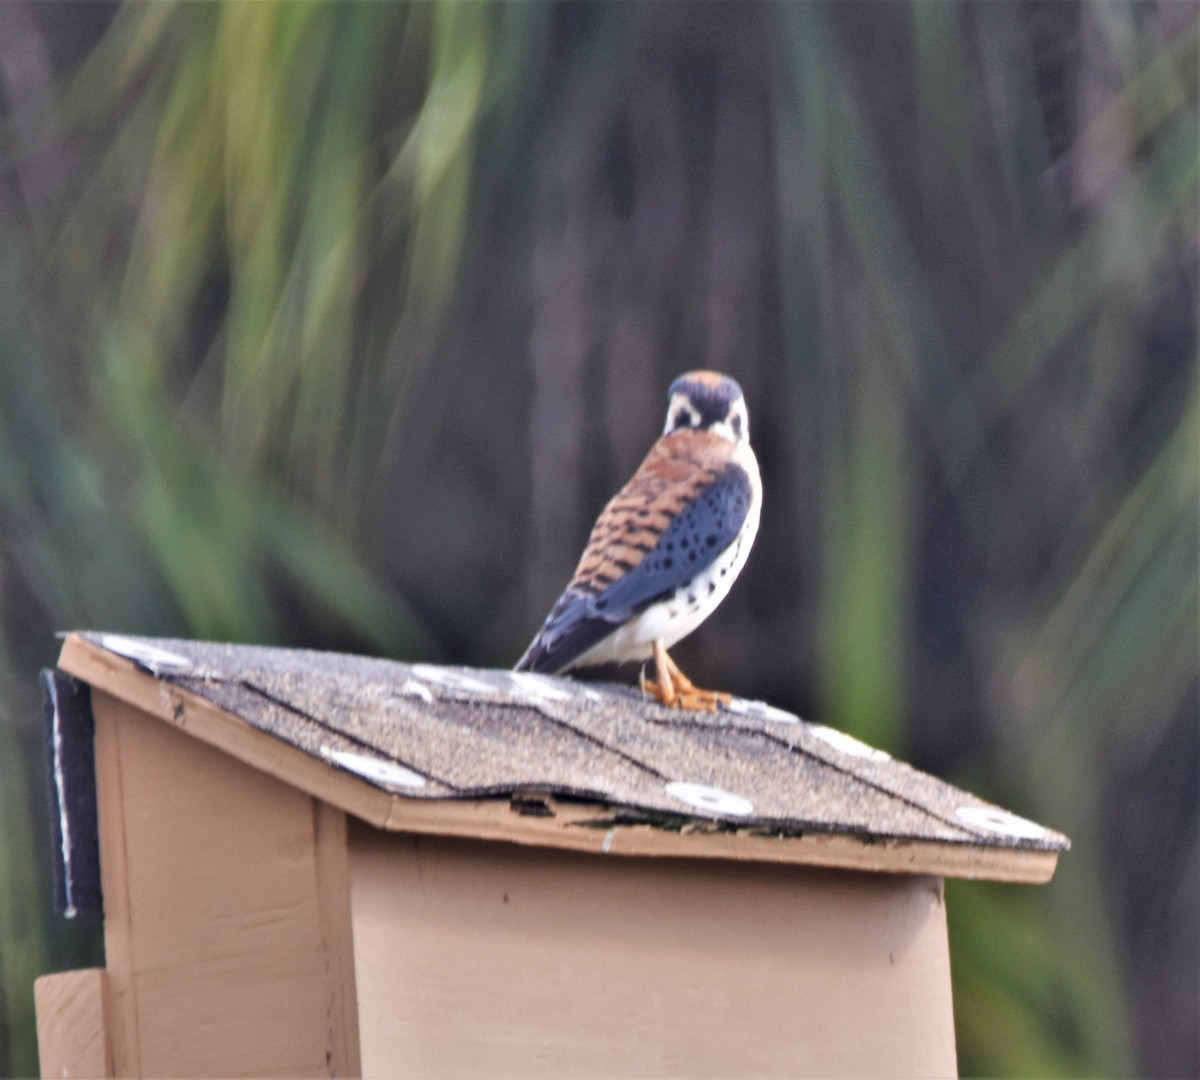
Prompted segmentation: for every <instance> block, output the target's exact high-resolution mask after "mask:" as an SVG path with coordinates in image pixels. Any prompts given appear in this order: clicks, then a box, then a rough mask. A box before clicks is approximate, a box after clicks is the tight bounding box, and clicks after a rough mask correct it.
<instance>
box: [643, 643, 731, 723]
mask: <svg viewBox="0 0 1200 1080" xmlns="http://www.w3.org/2000/svg"><path fill="white" fill-rule="evenodd" d="M654 673H655V674H656V675H657V676H658V678H657V679H647V678H646V675H645V672H643V673H642V690H643V692H644V693H647V694H650V695H652V696H653V697H656V698H658V700H659V701H661V702H662V703H663V704H664V705H667V706H669V707H671V708H675V709H694V710H699V711H703V712H716V710H717V708H718V707H720V706H721V705H728V704H729V703H730V701H732V700H733V699H732V698H731V697H730V695H729V694H726V693H724V692H722V691H720V690H701V689H700V687H698V686H696V685H695V684H694V683H693V682H692V680H691V679H689V678H688V677H687V676H686V675H685V674H684V673H683V672H682V671H680V670H679V667H678V665H677V664H676V663H675V661H674V660H672V659H671V658H670V656H668V655H667V650H666V649H665V648H664V647H663V643H662V642H661V641H656V642H655V643H654Z"/></svg>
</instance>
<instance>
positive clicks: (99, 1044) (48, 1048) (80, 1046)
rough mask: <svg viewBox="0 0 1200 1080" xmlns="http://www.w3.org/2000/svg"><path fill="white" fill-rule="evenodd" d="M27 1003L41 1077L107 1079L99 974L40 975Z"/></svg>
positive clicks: (94, 971) (107, 1050)
mask: <svg viewBox="0 0 1200 1080" xmlns="http://www.w3.org/2000/svg"><path fill="white" fill-rule="evenodd" d="M33 997H34V1003H35V1005H36V1007H37V1029H38V1058H39V1061H40V1067H41V1073H42V1076H45V1077H106V1076H112V1074H113V1073H112V1054H111V1050H110V1046H109V1041H108V1031H107V1024H106V1019H105V974H104V971H103V969H101V968H85V969H83V970H81V971H62V972H58V973H57V974H54V975H43V976H42V977H41V978H40V979H38V980H37V981H36V982H35V983H34V984H33Z"/></svg>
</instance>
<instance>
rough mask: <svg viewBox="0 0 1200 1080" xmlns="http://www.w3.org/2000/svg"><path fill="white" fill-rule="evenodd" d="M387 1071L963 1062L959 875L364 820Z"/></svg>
mask: <svg viewBox="0 0 1200 1080" xmlns="http://www.w3.org/2000/svg"><path fill="white" fill-rule="evenodd" d="M351 872H352V894H351V895H352V906H353V917H354V948H355V958H356V965H357V973H358V979H357V991H358V1000H359V1010H360V1038H361V1052H362V1064H363V1072H364V1075H366V1076H380V1077H382V1076H389V1077H403V1076H417V1077H450V1076H472V1077H476V1076H478V1077H482V1076H522V1077H538V1076H552V1077H572V1076H579V1077H594V1076H678V1077H727V1076H739V1077H740V1076H782V1075H787V1076H822V1077H836V1076H860V1077H861V1076H888V1077H904V1076H949V1075H953V1074H954V1073H955V1070H956V1062H955V1048H954V1029H953V1017H952V1006H951V998H950V968H949V951H948V945H947V938H946V922H945V912H944V909H943V902H942V889H941V880H940V879H938V878H931V877H921V876H908V875H904V876H902V875H881V874H859V873H847V872H840V871H827V870H820V869H812V868H806V867H794V866H766V865H757V866H756V865H746V864H742V865H737V866H734V865H732V864H729V863H720V862H711V863H702V862H694V861H685V860H678V859H647V860H630V859H611V860H605V859H597V858H595V857H589V856H584V855H579V854H573V853H566V852H560V851H551V850H538V849H533V848H519V847H514V846H511V845H500V844H489V843H486V842H477V841H467V840H457V839H429V838H424V837H410V836H389V835H387V834H383V833H378V832H375V831H373V830H370V829H367V828H362V827H357V826H353V825H352V829H351Z"/></svg>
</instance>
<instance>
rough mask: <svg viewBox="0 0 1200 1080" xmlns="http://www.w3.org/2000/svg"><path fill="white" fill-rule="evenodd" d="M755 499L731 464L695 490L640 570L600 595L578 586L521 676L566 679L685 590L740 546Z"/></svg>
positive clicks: (531, 651)
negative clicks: (617, 634) (581, 661)
mask: <svg viewBox="0 0 1200 1080" xmlns="http://www.w3.org/2000/svg"><path fill="white" fill-rule="evenodd" d="M752 498H753V490H752V488H751V486H750V478H749V477H748V476H747V475H746V472H745V470H744V469H742V468H741V467H740V466H739V465H736V464H734V463H732V462H731V463H729V464H727V465H726V466H725V467H724V468H723V469H722V470H721V471H720V472H718V473H717V474H716V475H715V476H714V477H713V478H712V479H711V480H710V481H708V482H707V483H706V484H704V485H703V486H702V487H699V488H697V490H696V492H695V493H694V494H693V495H692V496H691V497H690V498H689V499H688V501H687V502H686V503H685V504H684V506H683V507H682V508H681V509H680V511H679V512H678V513H677V514H675V516H674V517H672V518H671V519H670V521H669V522H668V523H667V525H666V527H665V528H664V529H663V530H662V532H661V534H660V535H659V537H658V540H657V542H656V543H655V544H654V546H653V548H651V550H650V551H648V552H647V553H646V556H645V558H643V559H642V560H641V561H640V562H639V563H638V564H637V565H636V566H634V567H633V568H632V569H630V570H629V571H628V572H626V573H625V574H623V575H622V576H621V577H619V578H617V580H616V581H614V582H612V584H611V585H608V586H607V587H606V588H604V589H603V590H601V591H595V590H594V589H590V588H588V587H587V586H586V585H583V584H577V583H573V584H572V585H571V587H569V588H568V589H567V591H566V592H564V593H563V595H562V596H561V597H560V598H559V600H558V602H557V603H556V604H555V605H554V608H553V610H552V611H551V612H550V615H549V617H548V618H547V619H546V622H545V625H543V627H542V629H541V631H540V632H539V633H538V635H537V637H535V638H534V640H533V642H532V644H531V645H530V646H529V648H528V649H527V650H526V652H525V655H524V656H522V657H521V659H520V660H519V661H518V663H517V670H518V671H540V672H546V673H550V674H553V673H557V672H560V671H565V670H566V669H568V668H569V667H571V666H572V664H573V663H574V662H575V661H576V660H577V659H578V658H579V657H580V656H582V655H583V654H584V653H586V652H587V651H588V650H589V649H591V648H592V647H593V646H594V645H597V644H598V643H599V642H601V641H603V640H604V638H606V637H607V636H608V635H609V634H611V633H612V632H613V631H615V630H616V629H618V628H619V627H621V626H623V625H624V624H625V623H626V622H628V621H629V620H630V619H631V618H633V617H634V616H635V615H638V614H639V613H641V612H642V611H644V610H646V608H648V607H649V606H650V605H651V604H653V603H655V601H657V600H660V599H662V598H663V597H666V596H669V595H670V594H671V593H673V592H674V591H675V590H676V589H680V588H683V587H684V586H686V585H687V584H688V583H689V582H691V581H692V579H693V578H695V577H696V576H697V575H698V574H701V573H703V572H704V571H705V570H707V569H708V567H709V566H711V565H712V563H713V562H714V561H715V560H716V559H717V557H718V556H720V555H721V554H722V553H723V552H724V551H725V549H726V548H728V547H729V545H730V544H731V543H733V541H734V540H735V539H736V538H737V535H738V533H739V532H740V531H741V528H742V525H743V524H745V521H746V516H747V515H748V514H749V512H750V504H751V500H752Z"/></svg>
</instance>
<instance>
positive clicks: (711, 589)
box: [708, 581, 717, 596]
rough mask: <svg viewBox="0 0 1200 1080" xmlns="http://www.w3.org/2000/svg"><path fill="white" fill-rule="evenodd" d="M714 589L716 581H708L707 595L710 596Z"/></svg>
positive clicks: (715, 588)
mask: <svg viewBox="0 0 1200 1080" xmlns="http://www.w3.org/2000/svg"><path fill="white" fill-rule="evenodd" d="M716 591H717V583H716V582H715V581H710V582H709V583H708V595H709V596H712V594H713V593H715V592H716Z"/></svg>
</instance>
